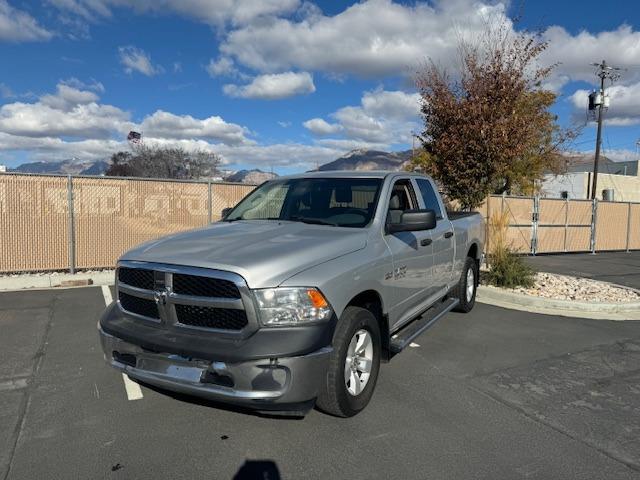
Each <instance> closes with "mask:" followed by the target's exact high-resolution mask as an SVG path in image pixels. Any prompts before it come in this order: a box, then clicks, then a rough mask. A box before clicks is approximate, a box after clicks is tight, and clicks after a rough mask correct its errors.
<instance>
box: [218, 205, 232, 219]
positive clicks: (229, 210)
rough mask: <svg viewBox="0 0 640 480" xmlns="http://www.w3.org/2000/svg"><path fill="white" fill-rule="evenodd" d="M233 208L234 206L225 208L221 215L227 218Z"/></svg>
mask: <svg viewBox="0 0 640 480" xmlns="http://www.w3.org/2000/svg"><path fill="white" fill-rule="evenodd" d="M231 210H233V208H231V207H227V208H223V209H222V213H221V214H220V215H221V216H222V218H225V217H226V216H227V215H229V214H230V213H231Z"/></svg>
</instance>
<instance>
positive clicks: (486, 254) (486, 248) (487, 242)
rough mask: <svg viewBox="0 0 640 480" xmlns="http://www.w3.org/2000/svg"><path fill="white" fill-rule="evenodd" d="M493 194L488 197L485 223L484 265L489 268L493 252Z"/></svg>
mask: <svg viewBox="0 0 640 480" xmlns="http://www.w3.org/2000/svg"><path fill="white" fill-rule="evenodd" d="M490 223H491V194H489V195H488V196H487V216H486V217H485V221H484V265H485V267H488V266H489V253H490V252H491V226H490Z"/></svg>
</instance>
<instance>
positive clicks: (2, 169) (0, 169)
mask: <svg viewBox="0 0 640 480" xmlns="http://www.w3.org/2000/svg"><path fill="white" fill-rule="evenodd" d="M6 171H7V166H6V165H0V173H5V172H6Z"/></svg>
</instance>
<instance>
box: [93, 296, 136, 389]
mask: <svg viewBox="0 0 640 480" xmlns="http://www.w3.org/2000/svg"><path fill="white" fill-rule="evenodd" d="M102 296H103V297H104V303H105V305H111V302H113V296H112V295H111V289H110V288H109V286H108V285H102ZM122 380H123V381H124V389H125V390H126V391H127V398H128V399H129V400H140V399H141V398H143V397H142V390H141V389H140V385H138V384H137V383H136V382H133V381H132V380H131V379H130V378H129V377H127V375H126V374H124V373H123V374H122Z"/></svg>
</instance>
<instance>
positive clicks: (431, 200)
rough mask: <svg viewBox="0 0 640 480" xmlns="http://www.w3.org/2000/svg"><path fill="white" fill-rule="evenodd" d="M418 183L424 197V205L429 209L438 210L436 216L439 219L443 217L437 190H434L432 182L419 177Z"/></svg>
mask: <svg viewBox="0 0 640 480" xmlns="http://www.w3.org/2000/svg"><path fill="white" fill-rule="evenodd" d="M416 182H417V183H418V188H419V189H420V194H421V195H422V199H423V200H424V205H425V208H426V209H427V210H433V211H435V212H436V218H437V219H438V220H439V219H441V218H442V210H441V209H440V204H439V203H438V197H437V196H436V192H434V191H433V187H432V186H431V182H430V181H429V180H426V179H424V178H418V179H417V180H416Z"/></svg>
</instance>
